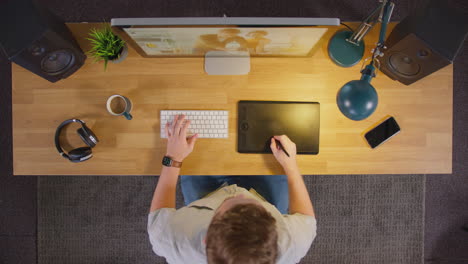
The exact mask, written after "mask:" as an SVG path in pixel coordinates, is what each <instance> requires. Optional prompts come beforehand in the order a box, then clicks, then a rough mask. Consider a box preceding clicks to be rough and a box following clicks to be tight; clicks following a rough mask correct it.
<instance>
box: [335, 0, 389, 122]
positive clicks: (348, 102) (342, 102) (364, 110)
mask: <svg viewBox="0 0 468 264" xmlns="http://www.w3.org/2000/svg"><path fill="white" fill-rule="evenodd" d="M394 6H395V4H393V3H392V2H390V1H387V0H382V1H381V4H380V6H379V7H378V8H376V9H375V10H374V11H373V12H372V14H371V15H370V16H369V17H368V18H367V19H366V20H365V21H364V22H362V23H361V25H360V26H359V27H358V29H357V30H356V31H355V32H354V33H352V34H351V32H350V31H344V32H347V33H346V34H344V33H343V32H339V33H337V35H335V36H334V37H333V38H332V40H331V41H330V45H329V54H330V57H331V58H332V60H333V61H335V62H336V63H337V64H338V65H340V63H341V64H344V63H348V64H347V66H348V67H349V66H352V65H354V64H356V63H357V62H358V61H359V60H360V59H361V58H362V55H361V57H359V59H358V60H357V61H356V62H354V61H351V60H350V58H354V59H357V55H358V54H357V52H361V51H360V50H361V49H362V53H363V51H364V43H363V41H362V38H363V37H364V36H365V35H366V34H367V33H368V32H369V30H370V29H371V28H372V27H373V26H374V24H375V23H376V22H381V27H380V35H379V42H378V43H377V46H376V47H375V48H374V49H373V50H372V53H373V54H372V57H371V59H370V63H369V64H368V65H367V66H365V67H364V69H362V70H361V73H362V76H361V79H360V80H354V81H350V82H348V83H346V84H345V85H344V86H343V87H341V89H340V91H339V92H338V94H337V96H336V102H337V104H338V108H339V109H340V111H341V112H342V113H343V114H344V115H345V116H346V117H348V118H349V119H351V120H355V121H358V120H363V119H365V118H367V117H368V116H370V115H371V114H372V113H373V112H374V111H375V109H376V108H377V103H378V97H377V92H376V91H375V88H374V87H373V86H372V85H371V84H370V81H371V80H372V78H374V77H375V65H377V67H378V68H380V62H379V60H378V58H377V57H382V56H383V51H382V50H383V49H385V48H386V47H385V46H384V42H385V34H386V32H387V24H388V22H389V21H390V16H391V14H392V12H393V8H394ZM377 11H380V12H377ZM349 35H351V36H350V37H349V38H346V36H349ZM340 39H341V40H340ZM340 47H341V48H340ZM351 47H352V48H351ZM354 47H357V48H354ZM343 51H345V52H343ZM347 52H349V54H348V53H347ZM353 52H354V53H353ZM340 55H345V56H344V57H340ZM350 63H354V64H352V65H351V64H350ZM364 63H365V61H364ZM342 66H346V65H342Z"/></svg>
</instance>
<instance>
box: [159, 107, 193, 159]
mask: <svg viewBox="0 0 468 264" xmlns="http://www.w3.org/2000/svg"><path fill="white" fill-rule="evenodd" d="M189 125H190V120H185V116H184V115H176V116H175V117H174V121H172V123H171V124H169V123H167V124H166V136H167V151H166V156H169V157H171V158H172V159H173V160H175V161H178V162H182V161H183V160H184V159H185V158H186V157H187V156H188V155H189V154H190V153H191V152H192V150H193V147H194V146H195V141H197V137H198V134H195V135H193V136H191V137H190V138H187V130H188V127H189Z"/></svg>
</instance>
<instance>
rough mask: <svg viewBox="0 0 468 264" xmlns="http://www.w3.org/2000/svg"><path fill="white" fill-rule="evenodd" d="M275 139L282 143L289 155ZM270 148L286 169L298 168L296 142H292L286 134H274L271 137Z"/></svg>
mask: <svg viewBox="0 0 468 264" xmlns="http://www.w3.org/2000/svg"><path fill="white" fill-rule="evenodd" d="M275 139H276V140H278V141H279V142H280V143H281V145H282V146H283V148H284V149H285V150H286V151H287V152H288V154H289V157H288V155H286V153H284V151H283V150H282V149H281V147H280V146H279V144H278V143H277V142H276V140H275ZM270 148H271V151H272V152H273V155H274V156H275V158H276V160H277V161H278V162H279V163H280V164H281V166H283V169H284V170H285V171H288V170H292V169H297V163H296V144H294V142H292V141H291V139H289V138H288V137H287V136H286V135H281V136H273V137H272V138H271V144H270Z"/></svg>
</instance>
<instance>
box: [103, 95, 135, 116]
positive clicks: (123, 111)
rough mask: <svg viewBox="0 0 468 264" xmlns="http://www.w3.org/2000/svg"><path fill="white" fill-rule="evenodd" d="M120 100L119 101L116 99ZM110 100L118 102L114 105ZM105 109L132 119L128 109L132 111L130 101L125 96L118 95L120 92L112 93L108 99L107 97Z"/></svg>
mask: <svg viewBox="0 0 468 264" xmlns="http://www.w3.org/2000/svg"><path fill="white" fill-rule="evenodd" d="M118 100H120V102H119V101H118ZM112 102H114V103H115V102H117V103H120V105H118V107H116V106H115V105H112ZM106 106H107V111H108V112H109V113H110V114H111V115H114V116H124V117H125V118H127V120H132V118H133V116H132V115H131V114H130V111H132V101H130V99H128V98H127V97H125V96H123V95H120V94H114V95H112V96H111V97H109V99H107V104H106Z"/></svg>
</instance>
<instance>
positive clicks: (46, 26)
mask: <svg viewBox="0 0 468 264" xmlns="http://www.w3.org/2000/svg"><path fill="white" fill-rule="evenodd" d="M0 47H1V48H2V49H3V52H4V53H5V54H6V56H7V57H8V59H9V60H11V61H13V62H15V63H16V64H18V65H20V66H22V67H24V68H26V69H27V70H30V71H31V72H33V73H35V74H37V75H39V76H41V77H43V78H45V79H47V80H49V81H51V82H56V81H58V80H60V79H64V78H66V77H68V76H70V75H71V74H72V73H74V72H75V71H77V70H78V69H79V68H80V67H81V66H82V65H83V63H84V61H85V60H86V55H85V54H84V53H83V52H82V51H81V49H80V47H79V45H78V44H77V43H76V41H75V39H74V38H73V35H72V34H71V32H70V31H69V30H68V28H67V27H66V25H65V24H64V22H63V21H61V20H60V19H59V18H58V17H56V16H55V15H54V14H52V13H51V12H50V11H48V10H47V9H45V8H43V7H42V6H41V5H39V4H35V3H33V2H32V1H31V0H3V1H0Z"/></svg>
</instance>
